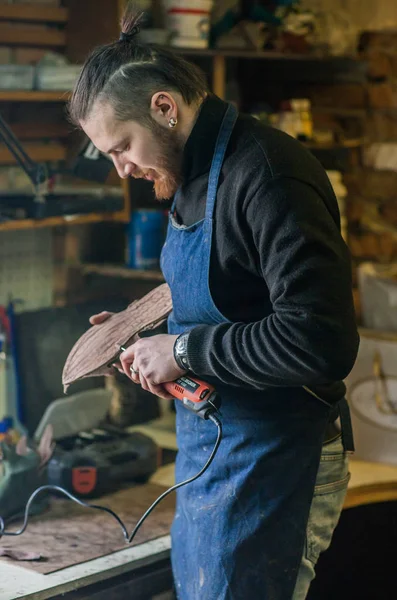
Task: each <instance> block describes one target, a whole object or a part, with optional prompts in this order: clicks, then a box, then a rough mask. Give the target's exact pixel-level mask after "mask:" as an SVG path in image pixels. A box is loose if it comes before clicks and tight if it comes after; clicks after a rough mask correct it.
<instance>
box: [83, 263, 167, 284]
mask: <svg viewBox="0 0 397 600" xmlns="http://www.w3.org/2000/svg"><path fill="white" fill-rule="evenodd" d="M80 268H81V270H82V273H83V274H84V275H92V274H95V275H102V276H103V277H120V278H122V279H148V280H155V281H164V276H163V274H162V272H161V271H143V270H141V269H130V268H129V267H124V266H122V265H108V264H104V265H95V264H82V265H80Z"/></svg>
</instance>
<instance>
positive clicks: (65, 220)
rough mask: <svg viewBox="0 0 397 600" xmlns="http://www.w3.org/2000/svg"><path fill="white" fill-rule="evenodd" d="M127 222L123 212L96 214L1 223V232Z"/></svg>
mask: <svg viewBox="0 0 397 600" xmlns="http://www.w3.org/2000/svg"><path fill="white" fill-rule="evenodd" d="M104 222H125V216H124V213H122V212H115V213H95V214H91V215H68V216H65V217H50V218H48V219H21V220H15V221H7V222H6V223H0V231H15V230H21V229H41V228H43V227H62V226H65V225H84V224H88V223H104Z"/></svg>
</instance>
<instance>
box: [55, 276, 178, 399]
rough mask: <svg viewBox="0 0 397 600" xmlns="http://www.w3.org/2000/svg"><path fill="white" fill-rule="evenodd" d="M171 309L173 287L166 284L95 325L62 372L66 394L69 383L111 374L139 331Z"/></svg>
mask: <svg viewBox="0 0 397 600" xmlns="http://www.w3.org/2000/svg"><path fill="white" fill-rule="evenodd" d="M171 311H172V298H171V291H170V288H169V287H168V285H167V284H166V283H163V284H162V285H160V286H158V287H156V288H155V289H154V290H152V291H151V292H149V293H148V294H146V295H145V296H143V298H140V299H139V300H135V301H134V302H132V303H131V304H130V305H129V306H128V307H127V308H126V309H125V310H123V311H121V312H119V313H115V314H113V315H112V316H111V317H109V319H107V320H106V321H105V322H104V323H101V324H100V325H93V326H92V327H91V328H90V329H88V331H86V332H85V333H84V334H83V335H82V336H81V337H80V339H79V340H78V341H77V342H76V344H75V345H74V346H73V348H72V350H71V352H70V354H69V356H68V358H67V359H66V363H65V366H64V368H63V373H62V383H63V387H64V392H65V393H66V391H67V389H68V387H69V385H70V384H71V383H73V382H75V381H77V380H79V379H83V378H85V377H95V376H100V375H110V374H112V373H114V367H112V363H114V362H115V361H116V360H117V359H118V356H119V354H120V346H124V347H128V346H130V345H131V344H133V343H134V342H136V341H137V340H138V339H139V334H140V333H142V332H144V331H149V330H151V329H154V328H155V327H157V326H159V325H160V324H161V323H163V322H164V321H165V319H166V318H167V317H168V315H169V314H170V312H171Z"/></svg>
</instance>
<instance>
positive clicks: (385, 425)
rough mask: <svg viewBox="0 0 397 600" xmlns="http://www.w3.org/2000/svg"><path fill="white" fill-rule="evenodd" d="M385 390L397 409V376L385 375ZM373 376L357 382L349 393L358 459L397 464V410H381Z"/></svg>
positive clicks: (376, 384) (376, 385)
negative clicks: (389, 411) (388, 411)
mask: <svg viewBox="0 0 397 600" xmlns="http://www.w3.org/2000/svg"><path fill="white" fill-rule="evenodd" d="M384 383H385V393H386V394H387V397H388V398H389V402H390V403H391V405H392V406H394V410H396V409H397V378H396V377H386V378H385V382H384ZM378 386H379V384H378V383H377V381H376V379H375V378H374V377H368V378H367V379H363V380H361V381H357V382H356V383H355V384H354V385H352V387H351V388H350V393H349V395H348V399H349V404H350V408H351V415H352V423H353V431H354V442H355V446H356V453H355V454H356V458H360V459H361V460H368V461H374V462H382V463H389V464H394V465H396V464H397V412H392V413H391V414H387V413H386V412H383V411H382V410H380V409H379V406H378V405H377V402H376V392H377V390H379V387H378Z"/></svg>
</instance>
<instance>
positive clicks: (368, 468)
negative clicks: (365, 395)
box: [0, 423, 397, 600]
mask: <svg viewBox="0 0 397 600" xmlns="http://www.w3.org/2000/svg"><path fill="white" fill-rule="evenodd" d="M134 429H137V430H139V431H142V432H143V433H146V434H149V435H152V436H153V437H154V438H155V439H156V440H157V441H158V442H159V441H161V445H162V447H168V448H172V447H175V436H174V434H173V433H171V432H170V431H167V428H166V427H164V424H163V423H160V426H159V427H158V428H157V429H156V425H154V427H153V426H152V425H148V426H140V427H137V428H134ZM350 471H351V480H350V483H349V488H348V493H347V496H346V501H345V509H349V508H353V507H356V506H360V505H363V504H370V503H376V502H385V501H392V500H397V466H391V465H383V464H379V463H369V462H365V461H360V460H356V459H354V458H353V459H352V460H351V463H350ZM151 481H152V482H153V483H157V484H158V485H167V486H168V485H172V484H173V482H174V465H173V464H169V465H166V466H164V467H161V468H160V469H159V470H158V472H157V473H155V475H154V476H153V477H152V478H151ZM149 523H150V517H149ZM170 547H171V541H170V537H169V535H166V536H163V537H161V538H158V539H156V540H153V541H150V542H147V543H143V544H141V545H138V546H133V547H130V548H126V549H125V550H120V551H118V552H115V553H113V554H110V555H108V556H104V557H102V558H97V559H94V560H92V561H88V562H85V563H82V564H79V565H76V566H73V567H69V568H67V569H63V570H60V571H57V572H55V573H51V574H49V575H42V574H38V573H34V572H32V571H30V570H27V569H24V568H23V567H21V566H20V565H19V564H15V565H14V564H9V563H5V562H1V561H0V600H17V599H22V598H24V599H26V600H49V599H51V600H55V599H56V598H60V597H61V595H62V598H63V599H64V600H68V599H69V598H70V599H72V598H73V600H83V599H92V600H105V599H106V600H108V599H109V598H112V600H125V599H126V598H129V599H131V600H141V599H142V600H143V599H144V600H147V598H150V597H151V596H150V594H161V593H163V592H164V591H166V590H170V589H171V586H172V576H171V568H170V560H169V556H170Z"/></svg>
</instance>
